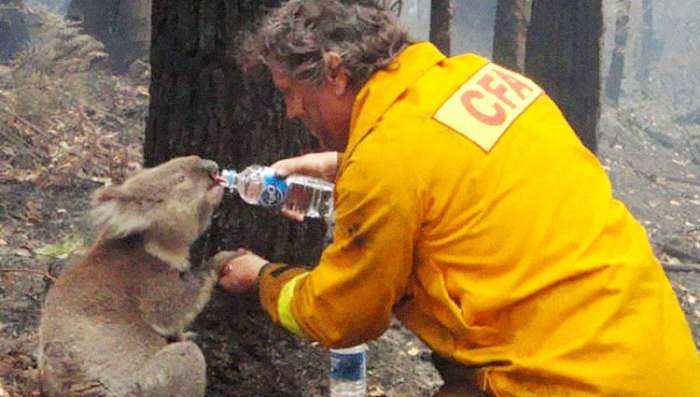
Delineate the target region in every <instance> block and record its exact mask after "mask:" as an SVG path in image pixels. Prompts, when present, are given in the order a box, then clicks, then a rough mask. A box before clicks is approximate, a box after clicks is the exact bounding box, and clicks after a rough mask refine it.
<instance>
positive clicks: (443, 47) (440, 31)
mask: <svg viewBox="0 0 700 397" xmlns="http://www.w3.org/2000/svg"><path fill="white" fill-rule="evenodd" d="M453 11H454V8H453V4H452V0H431V2H430V41H431V42H432V43H433V44H435V45H436V46H437V47H438V48H439V49H440V51H442V52H443V53H444V54H446V55H449V54H450V35H451V32H452V15H453Z"/></svg>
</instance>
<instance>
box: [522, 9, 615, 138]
mask: <svg viewBox="0 0 700 397" xmlns="http://www.w3.org/2000/svg"><path fill="white" fill-rule="evenodd" d="M602 27H603V14H602V8H601V0H586V1H576V2H573V3H571V2H568V1H562V0H559V1H557V0H535V1H534V2H533V6H532V20H531V22H530V28H529V30H528V35H527V46H526V57H525V73H526V74H527V75H528V76H530V77H531V78H532V79H533V80H535V81H536V82H537V83H539V84H540V85H541V86H542V87H543V88H544V89H545V91H547V93H548V94H549V95H550V96H551V97H552V98H553V99H554V101H556V103H557V104H558V105H559V107H560V108H561V110H562V112H563V113H564V115H565V116H566V118H567V120H568V121H569V123H570V124H571V126H572V127H573V128H574V130H575V131H576V133H577V134H578V136H579V137H580V138H581V141H582V142H583V144H584V145H586V147H588V148H589V149H590V150H591V151H593V152H595V151H596V141H597V140H596V129H597V123H598V117H599V114H600V99H599V95H600V37H601V32H602Z"/></svg>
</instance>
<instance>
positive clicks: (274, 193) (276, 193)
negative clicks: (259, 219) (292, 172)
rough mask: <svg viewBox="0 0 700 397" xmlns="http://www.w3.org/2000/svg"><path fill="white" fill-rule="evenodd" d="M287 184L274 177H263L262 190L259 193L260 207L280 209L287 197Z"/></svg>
mask: <svg viewBox="0 0 700 397" xmlns="http://www.w3.org/2000/svg"><path fill="white" fill-rule="evenodd" d="M287 190H288V187H287V182H285V181H284V179H280V178H278V177H277V176H275V175H265V176H264V177H263V189H262V193H260V205H262V206H264V207H268V208H272V209H279V208H280V207H282V203H283V202H284V199H285V197H287Z"/></svg>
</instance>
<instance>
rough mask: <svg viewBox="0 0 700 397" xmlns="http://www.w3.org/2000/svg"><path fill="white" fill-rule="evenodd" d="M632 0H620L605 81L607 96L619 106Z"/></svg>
mask: <svg viewBox="0 0 700 397" xmlns="http://www.w3.org/2000/svg"><path fill="white" fill-rule="evenodd" d="M631 4H632V3H631V1H630V0H618V2H617V6H618V9H617V17H616V19H615V46H614V48H613V54H612V59H611V61H610V70H609V71H608V77H607V79H606V82H605V96H606V97H607V98H608V99H610V101H611V102H612V103H613V104H614V105H615V107H617V104H618V102H619V101H620V91H621V86H622V79H623V77H624V74H625V54H626V52H627V33H628V24H629V19H630V17H629V15H630V6H631Z"/></svg>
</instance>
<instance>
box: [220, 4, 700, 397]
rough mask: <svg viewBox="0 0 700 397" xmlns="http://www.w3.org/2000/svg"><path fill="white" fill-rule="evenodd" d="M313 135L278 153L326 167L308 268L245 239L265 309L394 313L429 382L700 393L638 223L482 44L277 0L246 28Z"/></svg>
mask: <svg viewBox="0 0 700 397" xmlns="http://www.w3.org/2000/svg"><path fill="white" fill-rule="evenodd" d="M243 64H244V66H246V68H247V69H249V70H250V69H253V68H255V67H263V68H265V69H266V70H268V71H269V72H270V74H271V77H272V80H273V82H274V84H275V86H276V87H277V89H279V91H280V92H281V93H282V95H283V96H284V98H285V101H286V108H287V115H288V117H289V118H290V119H295V120H299V121H301V122H302V123H304V124H305V125H306V127H308V129H309V130H310V131H311V133H312V134H314V135H315V136H316V137H317V138H318V140H319V141H320V143H321V145H322V146H323V147H324V148H325V149H326V151H324V152H321V153H315V154H308V155H305V156H301V157H296V158H292V159H286V160H282V161H280V162H278V163H276V164H273V168H275V169H276V170H277V172H278V174H280V175H282V176H284V175H288V174H290V173H304V174H308V175H311V176H316V177H323V178H325V179H327V180H329V181H333V182H334V183H335V191H334V203H335V208H336V214H335V215H336V225H335V231H334V238H333V242H332V243H331V244H330V245H329V246H328V247H327V248H326V249H325V250H324V251H323V254H322V256H321V258H320V262H319V263H318V264H317V266H315V267H313V268H305V267H293V266H289V265H287V264H284V263H275V262H272V263H270V262H269V261H268V259H265V258H262V257H260V256H257V255H256V254H254V253H252V252H245V253H244V254H243V255H241V256H239V257H238V258H236V259H234V260H233V261H231V262H230V263H229V264H228V265H227V266H226V270H225V271H224V272H223V273H222V277H221V279H220V280H219V283H220V285H221V286H222V287H223V288H224V289H226V290H228V291H230V292H234V293H235V292H241V291H245V290H248V289H250V288H252V287H253V286H254V285H259V294H260V301H261V304H262V306H263V307H264V308H265V310H266V311H267V312H268V313H269V315H270V317H271V318H272V321H274V322H275V323H277V324H280V325H281V326H282V327H284V328H286V329H287V330H289V331H290V332H293V333H294V334H297V335H300V336H304V337H306V338H310V339H312V340H315V341H318V342H320V343H321V344H323V345H324V346H328V347H347V346H352V345H356V344H359V343H361V342H364V341H368V340H371V339H374V338H377V337H379V336H380V335H381V334H382V333H383V332H384V331H385V330H386V329H387V327H388V326H389V322H390V319H391V317H392V316H396V318H398V319H399V320H400V321H402V322H403V324H405V326H406V327H407V328H408V329H410V330H412V331H413V332H414V333H415V334H416V335H417V336H418V337H419V338H420V339H422V340H423V341H424V342H425V343H426V344H427V345H428V346H430V347H431V348H432V349H433V351H434V352H435V357H436V360H435V361H436V367H437V368H438V369H439V370H440V372H441V374H442V375H443V378H444V379H445V386H444V387H443V389H441V390H440V391H439V392H438V394H437V395H439V396H449V395H455V396H457V395H459V396H469V395H482V393H483V394H484V395H491V396H700V376H699V375H700V360H699V359H698V354H697V352H696V349H695V346H694V344H693V340H692V337H691V333H690V330H689V327H688V324H687V322H686V319H685V317H684V315H683V312H682V311H681V308H680V305H679V304H678V302H677V300H676V297H675V295H674V293H673V291H672V288H671V285H670V283H669V281H668V279H667V278H666V276H665V274H664V272H663V270H662V267H661V266H660V264H659V261H658V260H657V259H656V258H655V257H654V254H653V252H652V249H651V246H650V243H649V241H648V238H647V236H646V233H645V230H644V229H643V228H642V226H641V225H640V224H639V223H638V222H637V221H636V220H635V219H634V218H633V217H632V215H631V214H630V212H629V211H628V210H627V209H626V208H625V206H624V205H623V204H622V203H621V202H620V201H618V200H616V199H615V198H614V197H613V193H612V189H611V185H610V182H609V180H608V177H607V175H606V173H605V171H604V169H603V167H602V166H601V165H600V163H599V162H598V161H597V159H596V157H595V156H594V155H593V154H592V153H591V152H590V151H588V150H587V149H586V148H585V147H584V146H583V145H582V144H581V142H580V141H579V139H578V137H577V136H576V134H575V132H574V131H573V130H572V128H571V127H570V126H569V124H568V123H567V121H566V120H565V118H564V117H563V115H562V114H561V112H560V110H559V109H558V108H557V106H556V105H555V103H554V102H553V101H552V99H551V98H550V97H549V96H547V94H546V93H544V92H543V91H542V89H541V88H540V87H538V86H537V85H536V84H535V83H534V82H532V81H531V80H529V79H527V78H526V77H524V76H522V75H519V74H517V73H514V72H512V71H509V70H506V69H504V68H502V67H500V66H498V65H495V64H493V63H491V62H489V61H488V60H486V59H484V58H482V57H480V56H477V55H474V54H466V55H461V56H456V57H451V58H448V57H446V56H445V55H444V54H442V53H441V52H440V51H439V50H438V49H436V48H435V47H434V46H433V45H431V44H430V43H427V42H419V43H413V42H412V41H411V40H410V38H409V36H408V35H407V33H406V31H405V30H404V29H403V28H402V27H401V26H400V24H399V23H398V22H397V20H396V19H395V18H394V16H393V15H392V14H391V12H389V11H387V10H386V9H384V8H383V7H382V6H381V5H379V4H377V3H376V2H373V1H368V0H362V1H344V0H307V1H301V0H290V1H288V2H286V3H284V4H283V5H282V6H281V7H280V8H278V9H276V10H275V11H273V12H272V13H271V14H269V15H268V16H267V17H266V18H265V20H264V21H263V23H262V24H261V25H260V27H259V28H258V29H257V30H256V31H255V32H253V33H252V34H251V36H250V37H249V38H248V39H247V41H246V45H245V61H244V62H243Z"/></svg>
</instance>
